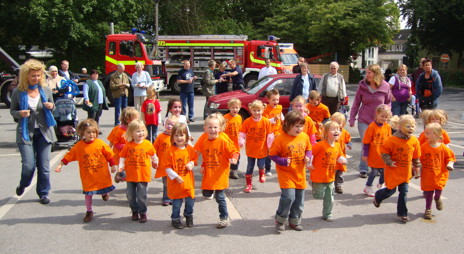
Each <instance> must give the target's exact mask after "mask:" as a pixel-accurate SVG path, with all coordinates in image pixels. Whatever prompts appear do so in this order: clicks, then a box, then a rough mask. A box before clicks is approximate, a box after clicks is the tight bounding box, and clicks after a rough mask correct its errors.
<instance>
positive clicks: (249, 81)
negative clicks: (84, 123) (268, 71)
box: [243, 73, 258, 88]
mask: <svg viewBox="0 0 464 254" xmlns="http://www.w3.org/2000/svg"><path fill="white" fill-rule="evenodd" d="M243 81H244V82H245V88H248V87H251V86H252V85H253V84H254V83H256V81H258V74H251V73H250V74H248V75H246V77H245V78H244V80H243Z"/></svg>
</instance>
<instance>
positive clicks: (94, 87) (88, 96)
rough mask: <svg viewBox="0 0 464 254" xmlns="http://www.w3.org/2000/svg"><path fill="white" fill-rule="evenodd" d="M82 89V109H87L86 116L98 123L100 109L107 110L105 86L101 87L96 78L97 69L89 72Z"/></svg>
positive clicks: (101, 84)
mask: <svg viewBox="0 0 464 254" xmlns="http://www.w3.org/2000/svg"><path fill="white" fill-rule="evenodd" d="M83 89H84V104H83V105H82V109H84V110H85V111H87V118H92V119H93V120H95V121H96V122H97V123H99V121H100V116H101V114H102V110H103V109H105V110H107V109H108V105H107V104H106V100H105V98H106V91H105V87H103V83H102V82H101V81H100V80H98V71H97V70H92V71H91V72H90V79H88V80H87V81H86V82H85V84H84V88H83ZM100 134H101V132H100Z"/></svg>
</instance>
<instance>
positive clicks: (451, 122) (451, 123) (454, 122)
mask: <svg viewBox="0 0 464 254" xmlns="http://www.w3.org/2000/svg"><path fill="white" fill-rule="evenodd" d="M448 123H451V124H456V125H461V126H464V124H462V123H456V122H451V121H448Z"/></svg>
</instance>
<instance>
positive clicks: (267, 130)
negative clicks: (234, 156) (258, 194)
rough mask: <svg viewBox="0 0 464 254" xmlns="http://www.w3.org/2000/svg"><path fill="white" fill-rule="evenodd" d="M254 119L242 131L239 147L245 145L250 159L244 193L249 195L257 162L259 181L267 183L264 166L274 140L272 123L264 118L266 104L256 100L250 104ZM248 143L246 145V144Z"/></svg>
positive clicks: (246, 122)
mask: <svg viewBox="0 0 464 254" xmlns="http://www.w3.org/2000/svg"><path fill="white" fill-rule="evenodd" d="M249 108H250V111H251V114H252V117H249V118H247V119H246V120H245V121H244V122H243V124H242V128H241V129H240V133H239V140H238V142H239V146H240V147H242V146H243V145H245V148H246V149H245V150H246V155H247V158H248V163H247V170H246V173H245V180H246V188H245V190H244V192H246V193H249V192H251V189H252V178H253V168H254V167H255V162H256V161H257V164H258V169H259V181H260V182H261V183H264V182H266V176H265V174H264V164H265V161H266V157H267V153H268V149H269V147H270V146H271V144H272V140H273V139H274V133H272V131H271V122H269V119H267V118H266V117H263V110H264V104H263V102H262V101H260V100H254V101H253V102H252V103H250V106H249ZM245 142H246V144H245Z"/></svg>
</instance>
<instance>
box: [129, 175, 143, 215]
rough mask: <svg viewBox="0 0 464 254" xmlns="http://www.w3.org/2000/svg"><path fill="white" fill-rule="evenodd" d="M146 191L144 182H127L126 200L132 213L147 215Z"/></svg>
mask: <svg viewBox="0 0 464 254" xmlns="http://www.w3.org/2000/svg"><path fill="white" fill-rule="evenodd" d="M147 191H148V183H146V182H127V192H126V196H127V200H128V201H129V206H130V208H131V210H132V212H133V213H141V214H145V213H147Z"/></svg>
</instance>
